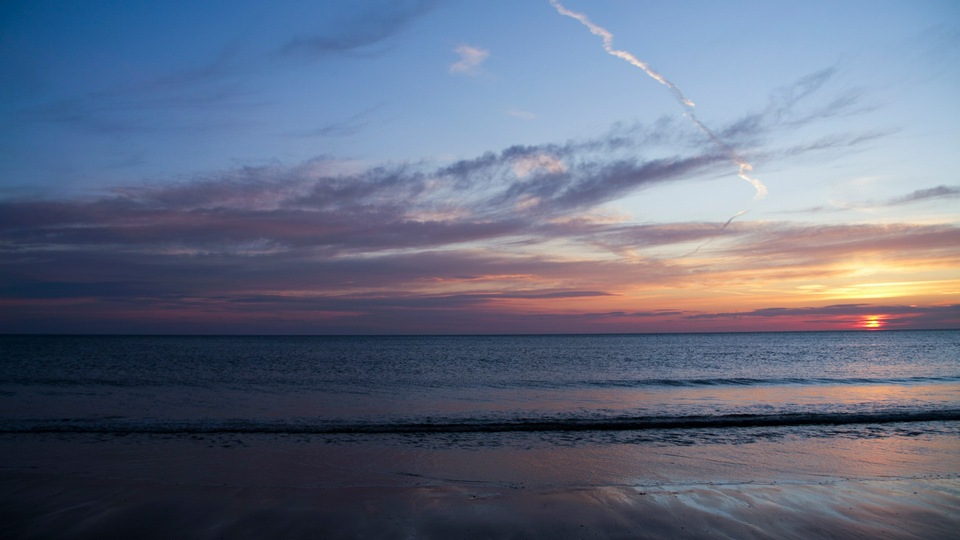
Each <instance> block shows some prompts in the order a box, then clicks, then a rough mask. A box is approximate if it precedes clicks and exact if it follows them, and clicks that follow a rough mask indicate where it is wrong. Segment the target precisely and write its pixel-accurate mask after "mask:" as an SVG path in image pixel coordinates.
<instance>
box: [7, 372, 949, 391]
mask: <svg viewBox="0 0 960 540" xmlns="http://www.w3.org/2000/svg"><path fill="white" fill-rule="evenodd" d="M958 382H960V375H951V376H940V377H877V378H869V377H846V378H829V377H816V378H805V377H774V378H751V377H720V378H690V379H604V380H589V379H587V380H581V379H573V380H557V381H554V380H543V379H540V380H536V379H524V380H514V381H511V380H506V381H504V380H491V381H484V380H483V379H482V378H481V379H479V380H476V381H474V382H473V383H472V384H467V385H465V384H464V383H463V382H462V381H457V382H452V381H433V380H430V379H417V380H410V381H403V380H400V381H398V380H396V379H392V380H390V381H389V384H387V386H391V387H397V386H400V387H411V388H415V387H464V386H471V385H472V386H477V387H485V386H490V387H495V388H514V387H523V388H573V387H583V386H588V387H601V388H656V387H663V388H682V387H707V386H817V385H918V384H944V383H958ZM312 383H313V384H311V382H310V381H307V382H304V381H302V380H298V381H289V380H269V379H267V380H264V379H250V380H243V379H238V380H233V381H228V383H226V384H227V386H229V387H231V388H234V389H249V388H259V389H266V390H269V389H271V388H284V387H291V386H292V387H298V388H303V389H310V388H312V387H314V388H317V389H330V388H331V387H335V388H338V389H341V388H345V387H354V386H365V387H368V388H369V389H374V388H378V387H379V386H382V385H378V383H377V382H375V381H363V382H362V383H358V382H356V381H338V380H335V379H334V380H331V379H317V380H315V381H312ZM0 384H5V385H23V386H51V387H78V386H101V387H136V388H139V387H168V386H176V387H191V388H214V387H219V386H224V384H225V383H224V382H223V381H213V380H211V381H202V380H200V381H198V380H194V379H186V378H184V379H172V380H169V379H168V380H150V379H106V378H76V379H72V378H44V377H34V378H20V379H17V380H0ZM384 384H386V383H384Z"/></svg>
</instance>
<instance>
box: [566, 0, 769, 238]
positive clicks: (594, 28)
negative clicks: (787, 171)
mask: <svg viewBox="0 0 960 540" xmlns="http://www.w3.org/2000/svg"><path fill="white" fill-rule="evenodd" d="M550 5H552V6H553V7H554V9H556V10H557V13H559V14H561V15H565V16H567V17H570V18H572V19H576V20H578V21H580V23H581V24H583V25H584V26H586V27H587V29H588V30H590V33H591V34H593V35H595V36H599V37H600V39H602V40H603V50H605V51H607V54H610V55H613V56H616V57H617V58H620V59H621V60H624V61H626V62H629V63H630V64H631V65H633V66H635V67H638V68H640V69H642V70H643V72H644V73H646V74H647V75H649V76H650V77H651V78H653V79H654V80H655V81H657V82H659V83H660V84H662V85H664V86H666V87H667V88H668V89H669V90H670V93H671V94H673V98H674V99H675V100H677V103H679V104H680V105H681V106H682V107H683V108H684V111H685V113H686V116H687V118H689V119H690V121H691V122H693V124H694V125H695V126H697V129H699V130H700V131H701V132H702V133H703V134H704V135H706V136H707V137H709V138H710V140H711V141H713V143H714V144H715V145H717V147H719V148H720V149H721V150H723V153H725V154H726V155H727V157H728V158H729V159H730V161H732V162H733V163H735V164H736V165H737V167H739V170H738V171H737V176H739V177H740V178H742V179H744V180H746V181H747V182H749V183H750V184H751V185H752V186H753V189H754V190H756V193H755V194H754V196H753V198H754V199H762V198H764V197H766V196H767V187H766V186H765V185H763V182H761V181H760V180H758V179H756V178H753V177H752V176H750V175H749V174H747V173H749V172H750V171H752V170H753V166H752V165H750V163H748V162H747V161H746V160H745V159H743V158H741V157H740V156H739V155H737V153H736V152H735V151H734V150H733V148H730V146H729V145H727V144H726V143H725V142H723V141H722V140H720V137H718V136H717V134H716V133H714V132H713V130H711V129H710V128H708V127H707V126H705V125H704V124H703V122H701V121H700V119H699V118H697V115H696V114H694V112H693V108H694V107H695V106H696V105H695V104H694V103H693V101H691V100H689V99H687V97H686V96H684V95H683V92H681V91H680V89H679V88H677V85H675V84H673V83H672V82H670V81H669V80H668V79H667V78H666V77H664V76H663V75H661V74H660V73H657V72H656V71H654V70H653V69H651V68H650V66H649V65H648V64H647V63H646V62H644V61H643V60H640V59H639V58H637V57H636V56H634V55H632V54H630V53H629V52H627V51H622V50H620V49H614V48H613V34H611V33H610V31H609V30H607V29H606V28H604V27H602V26H599V25H596V24H594V23H593V21H591V20H590V19H588V18H587V16H586V15H584V14H583V13H577V12H576V11H570V10H569V9H567V8H565V7H563V5H562V4H561V3H560V2H558V1H557V0H550ZM739 215H740V214H737V216H739ZM737 216H734V217H737ZM731 220H732V218H731ZM729 223H730V222H729V221H728V222H727V225H729ZM724 227H726V225H724Z"/></svg>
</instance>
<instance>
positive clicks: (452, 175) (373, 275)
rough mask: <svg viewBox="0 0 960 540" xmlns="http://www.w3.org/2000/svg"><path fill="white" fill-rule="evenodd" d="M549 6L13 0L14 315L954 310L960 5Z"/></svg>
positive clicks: (702, 325) (7, 59)
mask: <svg viewBox="0 0 960 540" xmlns="http://www.w3.org/2000/svg"><path fill="white" fill-rule="evenodd" d="M563 5H564V6H565V7H566V8H567V9H569V10H572V11H574V12H578V13H582V14H584V15H585V16H586V17H589V20H590V21H592V22H593V23H594V24H596V25H599V26H601V27H603V28H604V29H606V30H607V31H608V32H610V33H611V34H612V35H613V36H614V37H613V44H612V45H613V47H614V48H615V49H618V50H623V51H628V52H629V53H630V54H632V55H634V56H635V57H636V58H637V59H639V60H641V61H643V62H646V63H647V64H649V67H650V68H651V69H652V70H654V71H656V72H658V73H660V74H662V75H663V76H665V77H666V78H667V79H669V81H671V82H672V83H673V84H674V85H676V88H677V89H679V90H681V91H682V93H683V94H684V95H685V96H686V97H688V98H689V99H691V100H692V101H694V102H695V103H696V108H695V109H690V110H687V109H686V108H685V107H683V106H682V105H681V104H679V103H678V102H677V100H676V99H674V96H673V94H671V92H670V89H669V88H667V87H666V86H664V85H662V84H660V83H658V82H657V81H655V80H654V79H652V78H651V77H649V76H648V75H647V74H646V73H644V72H643V71H642V70H641V69H638V68H637V67H636V66H633V65H630V64H629V63H627V62H624V61H623V60H622V59H619V58H616V57H614V56H611V55H610V54H607V53H606V52H605V51H604V48H603V43H602V41H601V39H600V38H599V37H598V36H596V35H593V34H591V33H590V31H589V30H588V28H587V27H585V26H584V25H582V24H581V23H579V22H578V21H577V20H574V19H573V18H570V17H565V16H563V15H562V14H560V13H558V10H557V9H555V7H554V6H552V5H551V3H550V2H549V1H547V0H544V1H542V2H541V1H521V2H517V1H490V2H487V1H484V2H454V1H450V2H414V1H400V2H388V1H364V2H279V3H271V2H261V1H242V2H237V1H232V2H168V3H157V2H135V1H134V2H131V1H124V2H107V1H98V2H43V1H40V2H6V3H4V4H3V6H2V7H0V50H2V53H0V96H2V99H0V126H2V127H0V205H2V206H3V207H5V208H0V212H2V213H4V214H6V216H7V217H6V218H0V249H3V250H4V251H6V252H7V254H6V256H5V258H6V262H5V263H2V266H0V272H2V273H0V279H2V281H0V297H2V298H4V299H5V300H6V301H7V302H8V308H7V310H8V312H9V313H11V314H12V317H9V318H8V319H7V321H6V322H5V323H2V324H0V330H6V331H40V330H47V331H60V330H62V331H103V330H104V329H111V328H120V327H118V326H117V325H118V324H120V323H121V322H122V323H123V324H124V325H126V326H123V327H122V330H123V331H157V332H166V331H184V330H185V329H192V328H201V329H205V330H208V331H214V332H233V331H236V332H256V331H257V329H258V328H259V329H263V331H267V332H271V333H276V332H294V333H312V332H318V333H329V332H334V333H338V332H347V333H352V332H377V333H382V332H386V333H391V332H417V333H422V332H427V333H430V332H431V329H436V330H437V331H441V332H453V331H505V330H510V329H519V330H520V331H554V330H555V331H575V330H577V329H587V330H591V331H606V330H611V331H647V330H650V331H653V330H665V329H666V330H704V329H706V330H713V329H718V330H731V329H741V328H743V329H752V328H755V327H757V328H760V327H762V328H767V327H766V326H762V325H760V326H757V325H756V324H754V323H752V322H750V321H759V320H761V319H763V320H764V321H766V320H767V317H766V315H764V316H763V317H761V316H756V317H755V318H751V317H752V316H748V315H744V316H742V317H740V316H729V314H731V313H740V312H741V310H742V312H743V313H748V312H753V311H755V310H763V309H773V308H775V309H792V310H801V311H799V312H796V313H795V314H801V315H802V314H807V313H809V314H810V316H809V317H806V318H803V319H802V321H806V322H798V321H801V319H790V318H789V317H787V314H786V312H771V311H767V312H764V313H766V314H771V313H783V314H784V315H783V318H782V319H780V318H778V319H777V321H778V324H780V326H776V328H781V327H782V328H791V329H803V328H821V327H828V328H832V327H834V326H831V325H833V324H838V325H840V326H841V327H842V325H843V324H848V325H849V324H858V321H859V319H856V317H863V316H867V315H871V316H880V315H883V316H884V319H885V320H889V321H891V327H893V326H896V325H895V324H893V323H894V322H896V321H900V323H901V325H902V326H903V327H906V326H909V325H914V326H916V325H926V326H936V327H942V326H948V327H950V326H955V325H957V324H958V321H960V319H958V318H957V314H956V309H954V308H951V307H950V306H956V305H957V304H958V301H957V294H958V290H960V271H958V265H957V263H958V261H960V254H958V249H957V248H955V247H951V246H955V245H960V237H958V232H957V227H958V208H960V206H958V195H960V180H958V178H957V171H958V170H960V157H958V155H960V153H958V152H957V148H960V130H958V129H957V126H958V125H960V109H958V106H957V104H956V95H958V89H960V32H958V29H960V25H958V22H960V17H958V15H960V6H958V4H956V3H955V2H949V1H944V2H934V1H897V2H874V1H870V2H866V1H843V2H802V3H801V2H759V1H757V2H753V1H744V2H706V1H688V2H655V1H649V2H647V1H644V2H639V1H638V2H628V1H609V2H586V1H573V0H571V1H569V2H564V3H563ZM690 113H693V114H694V116H693V117H691V116H690ZM692 118H695V119H697V120H699V121H700V122H702V125H703V126H705V127H707V129H709V130H710V131H711V132H712V133H713V134H714V135H715V136H716V140H711V139H710V138H709V137H708V136H706V133H705V132H704V131H703V130H701V129H699V128H698V127H697V125H696V124H695V123H694V122H693V121H692ZM732 155H735V156H737V159H742V160H743V161H744V162H749V164H750V165H752V166H753V171H752V172H751V175H752V177H754V178H756V179H758V180H759V181H762V183H763V184H764V185H765V186H766V188H767V189H768V190H769V193H768V195H767V196H766V197H764V198H762V199H758V198H755V197H754V195H755V189H754V187H753V186H751V185H750V184H749V183H747V182H744V181H743V180H742V179H740V178H738V177H737V172H738V167H737V164H736V163H735V162H734V160H732V159H731V156H732ZM731 218H733V219H732V221H730V220H731ZM81 233H82V234H81ZM858 239H859V240H862V242H863V244H862V245H860V244H856V243H855V241H856V240H858ZM955 240H956V243H955ZM807 243H810V244H812V245H814V246H818V247H821V248H823V255H822V256H819V257H818V256H813V255H810V254H804V252H803V249H801V248H805V246H807ZM773 246H776V247H777V249H773ZM790 247H796V248H797V250H798V251H789V250H788V248H790ZM844 248H846V249H848V253H849V254H850V260H845V259H844V257H843V255H842V254H843V253H844V251H843V250H844ZM765 250H766V251H765ZM372 261H376V264H375V265H374V264H372ZM777 261H779V262H777ZM851 261H854V262H851ZM104 268H111V269H113V270H112V271H109V272H102V269H104ZM243 268H246V269H248V270H247V271H246V274H244V272H243V271H241V270H238V269H243ZM343 268H350V270H347V271H345V270H343ZM775 268H779V270H775ZM474 271H476V272H475V275H474ZM260 272H262V273H263V274H262V275H261V274H260ZM344 272H346V273H345V274H344ZM210 275H218V276H220V277H221V278H222V279H221V280H220V282H219V284H218V283H214V282H211V281H209V279H208V278H209V276H210ZM264 275H266V276H287V277H286V278H285V279H286V281H283V280H280V279H279V277H278V282H276V283H270V284H269V286H266V285H265V284H264V280H263V279H262V278H263V276H264ZM750 275H753V276H754V277H752V278H750V277H746V276H750ZM308 276H309V277H308ZM345 276H349V277H350V279H347V277H345ZM471 276H472V277H471ZM484 276H485V277H484ZM431 284H432V285H431ZM221 285H222V286H221ZM879 290H883V291H886V292H884V293H883V294H879V295H878V294H876V292H877V291H879ZM813 292H817V294H813ZM518 298H522V299H523V300H518ZM445 302H446V304H445ZM738 302H745V303H744V304H742V305H741V304H739V303H738ZM237 305H242V306H244V310H240V311H241V312H243V313H245V314H246V315H243V316H239V315H236V314H235V313H236V310H235V309H234V308H236V306H237ZM68 306H73V307H68ZM77 306H80V307H77ZM132 306H134V307H132ZM832 306H855V307H849V308H845V309H843V310H841V311H844V312H845V313H846V312H850V313H853V314H852V315H849V317H852V318H848V319H844V320H843V321H842V322H840V323H837V322H836V321H834V319H831V318H830V317H833V316H834V315H835V314H836V313H835V312H836V311H837V309H836V308H832ZM904 306H906V307H904ZM910 306H914V307H912V308H911V307H910ZM121 307H122V308H121ZM254 307H256V309H254ZM248 308H249V309H248ZM827 308H830V309H827ZM874 308H876V309H874ZM880 308H884V309H885V310H886V311H884V312H883V313H881V311H883V310H881V309H880ZM901 308H903V310H906V311H903V312H902V313H901V312H900V311H898V310H901ZM72 309H76V313H73V312H72V311H71V310H72ZM824 309H827V311H825V312H823V313H825V314H823V315H822V317H823V318H817V317H818V316H819V315H817V314H818V313H820V312H819V311H817V310H824ZM910 309H915V310H916V309H920V310H923V309H929V310H932V312H936V313H942V312H943V310H947V312H949V313H952V314H951V315H949V316H943V315H940V316H939V317H940V318H939V319H937V318H935V317H934V318H930V317H933V316H930V317H927V316H926V315H924V314H913V315H910V313H912V312H909V310H910ZM951 309H953V311H950V310H951ZM245 310H246V311H245ZM804 310H808V311H804ZM901 311H902V310H901ZM81 312H83V313H94V314H98V315H96V316H95V317H80V316H79V315H78V314H79V313H81ZM71 313H73V314H71ZM158 313H163V314H166V315H164V316H163V317H161V316H160V315H158ZM231 313H233V314H232V315H231ZM453 313H455V314H456V315H455V316H453V315H452V314H453ZM904 313H906V315H905V314H904ZM411 314H413V315H414V316H412V317H411ZM604 314H606V316H604ZM611 314H613V315H611ZM624 314H627V315H624ZM723 314H727V315H726V316H725V315H723ZM908 315H910V316H908ZM798 316H799V315H798ZM911 316H912V317H914V319H911V318H910V317H911ZM774 318H776V317H774ZM586 319H589V320H590V321H591V322H590V324H586V325H584V323H583V321H584V320H586ZM91 320H93V322H91ZM178 321H179V322H178ZM411 321H419V322H416V323H413V322H411ZM705 321H712V322H710V324H708V323H707V322H705ZM716 321H721V322H716ZM791 321H792V322H791ZM911 321H912V322H911ZM918 321H920V322H918ZM931 321H933V322H931ZM804 324H808V326H804ZM711 325H712V326H711ZM791 325H792V326H791ZM770 328H774V326H770ZM471 329H473V330H471Z"/></svg>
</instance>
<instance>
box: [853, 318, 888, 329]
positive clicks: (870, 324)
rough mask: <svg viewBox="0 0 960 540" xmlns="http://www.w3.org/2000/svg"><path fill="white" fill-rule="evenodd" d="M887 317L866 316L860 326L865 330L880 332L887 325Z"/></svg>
mask: <svg viewBox="0 0 960 540" xmlns="http://www.w3.org/2000/svg"><path fill="white" fill-rule="evenodd" d="M886 318H887V316H886V315H865V316H864V317H863V319H862V320H861V321H860V323H859V324H858V326H859V327H860V328H863V329H865V330H880V329H882V328H883V327H884V325H885V324H886V321H885V320H884V319H886Z"/></svg>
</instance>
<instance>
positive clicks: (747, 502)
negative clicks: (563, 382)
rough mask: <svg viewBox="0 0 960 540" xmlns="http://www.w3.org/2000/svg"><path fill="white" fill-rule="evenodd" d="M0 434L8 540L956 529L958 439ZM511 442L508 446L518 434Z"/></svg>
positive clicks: (829, 534)
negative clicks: (594, 441)
mask: <svg viewBox="0 0 960 540" xmlns="http://www.w3.org/2000/svg"><path fill="white" fill-rule="evenodd" d="M427 442H428V444H424V442H423V441H417V440H406V441H403V442H401V443H400V444H397V443H396V441H384V440H373V441H365V440H352V441H347V442H343V441H339V442H335V443H333V444H331V443H330V441H329V440H317V439H292V438H280V439H277V438H266V437H264V438H259V439H256V438H253V439H251V438H235V437H222V438H213V439H198V440H185V439H178V438H145V437H118V438H112V439H111V438H108V437H86V438H84V437H53V436H50V437H41V436H29V435H18V436H0V455H4V456H6V457H5V458H4V463H3V467H2V469H0V523H3V526H2V532H0V536H2V537H3V538H134V537H136V538H265V537H274V538H804V539H807V538H924V539H930V538H953V537H955V534H956V531H957V530H960V469H958V468H957V464H958V463H960V456H958V454H960V452H958V449H960V444H958V442H957V440H956V438H955V437H954V436H953V434H950V435H945V436H939V435H916V436H905V437H884V438H878V439H873V440H862V439H843V438H832V439H810V438H807V437H792V436H789V435H788V436H783V437H780V438H776V439H773V440H769V441H766V442H754V443H751V444H743V445H730V444H714V445H710V444H705V445H689V446H675V447H674V446H663V445H660V446H649V445H642V444H619V445H616V444H614V445H607V446H596V445H578V444H571V445H570V446H562V445H558V444H556V442H550V443H545V444H532V445H528V444H527V442H529V441H527V442H524V441H519V442H517V444H507V445H501V446H497V447H491V448H483V447H477V446H470V445H469V444H466V445H465V444H463V441H459V442H458V443H457V444H439V445H438V444H436V443H435V441H427ZM515 442H516V441H515Z"/></svg>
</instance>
